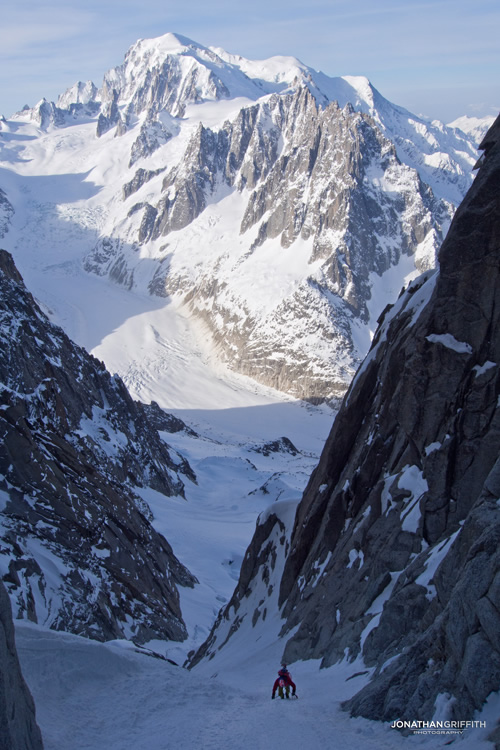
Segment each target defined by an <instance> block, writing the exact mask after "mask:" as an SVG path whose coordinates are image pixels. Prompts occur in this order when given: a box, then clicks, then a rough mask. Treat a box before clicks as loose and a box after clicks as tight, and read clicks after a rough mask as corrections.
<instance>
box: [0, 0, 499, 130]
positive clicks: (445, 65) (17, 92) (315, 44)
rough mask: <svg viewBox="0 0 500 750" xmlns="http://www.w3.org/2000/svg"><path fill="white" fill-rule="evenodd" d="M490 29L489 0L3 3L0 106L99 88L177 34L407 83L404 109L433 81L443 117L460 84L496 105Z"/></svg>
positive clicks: (495, 21)
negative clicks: (145, 49)
mask: <svg viewBox="0 0 500 750" xmlns="http://www.w3.org/2000/svg"><path fill="white" fill-rule="evenodd" d="M499 29H500V5H499V3H498V0H475V2H474V3H471V2H470V1H469V2H465V0H432V1H431V0H421V1H419V0H409V1H408V2H402V0H381V2H380V3H374V2H373V0H357V2H356V3H353V2H352V0H309V2H308V3H304V2H303V0H253V1H252V2H251V3H245V4H237V3H234V2H233V0H211V2H210V3H207V2H206V0H205V1H204V2H202V0H183V2H181V3H174V2H172V1H170V2H169V0H99V1H98V0H86V2H83V1H82V0H50V1H49V3H48V4H43V5H42V4H40V2H39V0H24V2H23V4H22V5H16V6H15V7H13V5H12V4H10V5H5V7H4V8H2V19H1V24H0V61H1V65H0V111H4V112H7V113H8V114H10V112H12V111H14V109H16V108H19V107H20V106H22V104H24V103H25V102H26V101H28V102H30V103H34V102H35V101H37V100H38V99H40V98H41V97H42V96H46V97H47V98H56V97H57V95H58V94H59V93H61V92H62V91H64V90H65V88H67V87H68V86H69V85H71V84H72V83H74V81H75V80H77V79H87V78H92V79H93V80H94V81H95V82H96V83H97V84H98V85H99V84H100V81H101V80H102V75H103V74H104V72H105V71H106V70H107V69H108V68H110V67H112V66H114V65H117V64H119V63H120V62H121V61H122V59H123V55H124V54H125V52H126V50H127V48H128V47H129V46H130V45H131V44H132V43H133V42H134V41H136V40H137V39H138V38H141V37H142V38H144V37H154V36H159V35H161V34H163V33H165V32H167V31H176V32H179V33H181V34H184V35H185V36H188V37H191V38H193V39H195V40H196V41H199V42H201V43H202V44H205V45H207V46H220V47H223V48H225V49H227V50H228V51H230V52H235V53H239V54H242V55H244V56H246V57H250V58H264V57H269V56H271V55H273V54H287V55H294V56H296V57H298V58H300V59H301V60H302V61H303V62H304V63H306V64H308V65H310V66H311V67H313V68H316V69H319V70H322V71H323V72H325V73H327V74H328V75H345V74H362V75H366V76H367V77H368V78H370V79H371V80H372V82H373V83H374V84H375V85H376V86H377V87H378V88H379V89H380V90H381V92H382V93H383V94H384V95H385V96H388V97H389V98H393V100H395V101H397V100H396V99H394V95H395V94H396V93H398V92H399V91H401V90H403V91H405V93H406V95H407V97H408V98H407V99H406V101H405V102H401V103H404V106H407V107H409V108H410V109H411V92H412V91H413V90H414V91H418V92H419V101H421V99H422V97H423V96H424V95H423V92H425V90H426V89H427V90H429V91H431V90H432V89H434V90H436V89H437V88H438V87H439V88H440V89H441V90H442V91H444V95H443V96H442V97H441V102H440V109H441V111H439V110H438V107H437V106H436V100H435V99H434V100H432V101H431V98H430V97H429V105H430V106H432V107H436V109H435V111H433V112H431V111H430V109H429V112H428V114H431V115H435V116H438V117H443V119H444V118H445V116H446V115H445V114H444V110H445V108H446V109H447V110H449V111H450V114H451V110H452V108H453V107H455V108H460V107H461V108H462V111H465V109H466V106H467V105H468V103H469V102H468V100H467V99H466V98H464V97H462V98H461V97H460V88H461V86H462V87H463V90H464V96H465V88H466V86H467V87H468V89H467V91H468V92H470V89H471V87H473V86H474V83H476V84H477V86H478V87H479V86H482V87H483V89H484V88H485V89H487V90H488V89H489V91H490V94H489V97H487V100H489V102H490V103H493V102H494V101H496V102H497V103H498V102H499V100H500V91H499V84H498V80H497V78H498V70H499V69H500V54H499V53H500V50H499V44H498V31H499ZM446 92H448V94H446ZM469 95H470V94H469V93H468V94H467V96H469ZM482 97H483V94H481V97H479V96H478V97H474V99H475V100H476V101H478V100H480V98H482ZM495 97H496V98H495ZM447 99H448V101H446V100H447ZM11 102H12V104H11ZM436 110H437V111H436ZM456 114H457V115H458V114H460V111H459V110H457V111H456Z"/></svg>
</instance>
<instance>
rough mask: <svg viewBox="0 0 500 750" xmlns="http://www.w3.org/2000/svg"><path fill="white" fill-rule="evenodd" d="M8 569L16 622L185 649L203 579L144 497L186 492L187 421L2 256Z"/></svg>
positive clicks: (1, 460)
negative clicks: (173, 438) (188, 603)
mask: <svg viewBox="0 0 500 750" xmlns="http://www.w3.org/2000/svg"><path fill="white" fill-rule="evenodd" d="M0 305H1V313H0V315H1V318H0V335H1V337H2V340H3V341H2V347H1V354H0V382H1V386H0V391H1V406H0V435H1V443H0V445H1V448H0V506H1V513H0V572H1V575H2V578H3V580H4V582H5V584H6V585H7V588H8V590H9V594H10V597H11V600H12V604H13V608H14V612H15V617H18V618H26V619H30V620H32V621H34V622H38V623H40V624H44V625H48V626H50V627H51V628H53V629H56V630H58V629H60V630H68V631H70V632H74V633H77V634H81V635H86V636H88V637H92V638H94V639H98V640H107V639H110V638H131V639H134V640H136V641H137V642H144V641H147V640H150V639H151V638H170V639H173V640H182V639H183V638H185V637H186V630H185V626H184V623H183V620H182V615H181V611H180V607H179V595H178V590H177V586H179V585H180V586H191V587H192V586H193V585H194V583H195V582H196V581H195V579H194V577H193V576H192V575H191V574H190V573H189V571H187V570H186V569H185V568H184V566H183V565H181V563H180V562H179V561H178V560H177V559H176V557H175V555H174V554H173V552H172V549H171V547H170V545H169V544H168V542H167V541H166V540H165V539H164V538H163V537H162V536H160V535H159V534H158V533H157V532H156V531H155V530H154V528H153V527H152V525H151V514H150V511H149V508H148V506H147V505H146V504H145V503H144V502H143V501H142V500H141V498H140V496H139V494H138V493H137V489H138V488H140V487H151V488H153V489H155V490H157V491H158V492H160V493H162V494H163V495H164V496H165V502H168V497H170V496H172V495H179V494H180V495H183V487H184V484H183V479H184V480H185V479H186V478H188V479H190V480H192V481H194V480H195V476H194V474H193V472H192V469H191V467H190V466H189V464H188V463H187V461H186V460H185V459H184V458H183V457H182V456H180V455H179V454H178V453H177V452H176V451H174V450H172V449H171V448H169V446H168V445H167V444H166V443H165V442H163V440H162V439H160V436H159V432H158V430H162V431H172V430H173V431H177V430H179V429H183V428H184V425H183V424H182V423H181V422H180V420H178V419H174V418H172V417H169V415H166V414H164V413H163V412H162V411H161V410H160V409H159V407H157V406H156V405H155V404H152V405H150V406H149V407H147V406H144V405H143V404H140V403H138V402H134V401H133V400H132V399H131V397H130V395H129V394H128V391H127V390H126V388H125V386H124V384H123V382H122V381H121V380H120V379H119V378H118V377H117V376H114V377H112V376H111V375H110V374H109V373H108V372H107V371H106V369H105V368H104V365H103V364H102V363H101V362H99V361H98V360H96V359H95V358H93V357H92V356H90V355H89V354H87V352H85V350H83V349H81V348H80V347H77V346H76V345H75V344H73V343H72V342H71V341H70V340H69V339H68V338H67V336H66V335H65V334H64V333H63V331H62V330H61V329H60V328H57V327H56V326H54V325H52V324H51V323H50V322H49V321H48V319H47V318H46V316H45V315H44V314H43V313H42V312H41V310H40V308H39V307H38V306H37V304H36V303H35V301H34V299H33V297H32V296H31V295H30V294H29V292H28V291H27V290H26V288H25V286H24V284H23V281H22V278H21V276H20V275H19V272H18V271H17V269H16V267H15V266H14V263H13V261H12V258H11V256H10V255H9V254H8V253H6V252H5V251H1V252H0Z"/></svg>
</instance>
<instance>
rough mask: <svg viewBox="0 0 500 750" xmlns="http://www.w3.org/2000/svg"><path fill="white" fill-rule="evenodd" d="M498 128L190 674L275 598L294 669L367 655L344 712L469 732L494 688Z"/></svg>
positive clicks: (498, 569) (497, 677) (252, 552)
mask: <svg viewBox="0 0 500 750" xmlns="http://www.w3.org/2000/svg"><path fill="white" fill-rule="evenodd" d="M499 128H500V122H499V120H497V121H496V123H495V125H494V126H493V127H492V128H491V129H490V131H489V132H488V134H487V135H486V137H485V139H484V140H483V142H482V144H481V148H482V150H483V151H484V158H483V160H482V166H481V169H480V170H479V173H478V175H477V177H476V180H475V182H474V185H473V186H472V188H471V189H470V191H469V192H468V194H467V196H466V198H465V200H464V201H463V203H462V204H461V206H460V208H459V209H458V211H457V214H456V216H455V218H454V220H453V223H452V226H451V228H450V231H449V234H448V236H447V238H446V240H445V242H444V243H443V246H442V248H441V251H440V255H439V261H440V267H439V271H436V272H435V271H428V272H426V273H424V274H423V275H422V276H421V277H420V278H419V279H417V280H415V281H414V282H413V283H412V284H411V285H410V286H409V288H408V289H407V290H406V292H404V293H403V294H402V295H401V296H400V298H399V299H398V301H397V302H396V303H395V304H394V305H393V306H392V307H389V308H388V309H387V310H386V311H385V313H384V315H383V316H382V318H381V321H380V326H379V328H378V330H377V333H376V336H375V339H374V342H373V345H372V348H371V350H370V352H369V354H368V356H367V357H366V359H365V361H364V362H363V364H362V366H361V367H360V369H359V370H358V373H357V375H356V377H355V379H354V381H353V383H352V385H351V387H350V389H349V391H348V393H347V395H346V397H345V399H344V401H343V404H342V407H341V410H340V412H339V415H338V416H337V418H336V420H335V423H334V425H333V428H332V432H331V434H330V436H329V438H328V440H327V443H326V445H325V449H324V451H323V454H322V456H321V459H320V462H319V464H318V467H317V468H316V470H315V471H314V473H313V475H312V476H311V479H310V481H309V484H308V486H307V488H306V490H305V493H304V496H303V498H302V500H301V502H300V504H299V506H298V509H297V513H296V516H295V521H294V524H293V531H290V529H288V530H287V528H286V525H284V524H283V520H282V518H281V513H280V512H278V509H277V511H276V513H275V514H274V515H273V512H272V509H270V511H269V513H267V514H266V517H265V519H264V518H263V519H261V523H260V524H259V525H258V527H257V531H256V534H255V537H254V540H253V541H252V543H251V545H250V547H249V549H248V551H247V555H246V558H245V560H246V562H247V564H248V569H247V570H246V579H245V580H240V585H239V587H238V588H237V589H236V591H235V595H234V597H233V599H232V601H231V602H230V604H229V605H228V606H227V607H226V608H225V609H224V610H223V611H222V612H221V614H220V615H219V619H218V622H217V623H216V625H215V627H214V629H213V631H212V633H211V635H210V637H209V639H208V640H207V642H206V644H205V645H204V647H202V649H201V650H200V652H199V653H198V654H197V655H196V656H195V657H194V659H193V662H192V663H193V664H195V663H197V661H199V660H200V659H201V658H205V657H213V656H214V655H215V654H216V653H217V651H218V650H219V649H220V648H221V647H222V644H226V647H227V643H228V641H230V639H231V638H234V637H235V634H236V633H237V632H238V630H239V627H240V625H241V623H242V621H243V620H244V619H245V618H247V619H248V620H251V621H252V625H253V627H254V628H255V634H256V636H255V637H257V635H258V632H261V631H259V627H260V625H261V623H262V617H263V611H262V610H263V606H265V601H266V598H265V596H264V597H263V599H262V602H261V605H260V606H258V605H257V606H256V602H255V596H253V593H254V592H255V591H257V590H260V591H261V593H262V592H263V591H265V590H266V589H267V595H268V596H269V597H271V596H272V597H274V596H275V595H276V594H275V591H276V588H277V587H278V588H279V599H278V607H279V609H280V613H281V616H282V618H283V619H282V629H281V637H282V638H283V642H284V644H285V645H284V653H283V658H284V659H285V660H286V661H287V662H288V663H290V662H293V661H294V660H297V659H321V664H322V666H323V667H328V666H330V665H332V664H334V663H335V662H338V661H341V660H342V659H344V658H347V659H349V660H352V661H354V659H356V657H359V656H361V657H362V659H363V661H364V663H365V664H366V665H367V668H368V669H369V670H370V674H371V680H370V682H369V683H368V684H367V686H366V687H365V688H364V689H363V690H361V692H359V693H358V694H357V695H356V696H355V697H354V698H352V699H351V700H350V701H349V702H348V703H347V704H346V708H347V709H348V710H350V711H351V712H352V713H353V714H354V715H362V716H365V717H368V718H371V719H377V720H384V721H390V720H395V719H408V720H413V719H415V718H422V719H426V720H430V719H431V718H432V717H433V716H435V715H436V712H438V711H439V718H446V719H460V720H463V719H464V718H466V717H467V718H472V717H473V715H474V711H476V710H479V709H481V708H482V706H483V704H484V702H485V701H486V699H487V698H488V696H489V695H490V693H492V692H494V691H497V690H498V689H499V687H500V643H499V641H498V632H500V594H499V591H500V590H499V585H498V584H499V580H500V556H499V553H498V538H499V534H500V514H499V502H500V500H499V498H500V484H499V477H500V474H499V453H500V421H499V419H500V417H499V409H498V403H499V394H500V379H499V378H500V369H499V363H500V338H499V334H498V331H499V330H500V329H499V322H500V321H499V320H498V315H499V309H500V306H499V302H500V299H499V289H500V285H499V283H498V281H499V274H500V254H499V225H500V224H499V216H500V212H499V204H498V196H499V194H500V139H499V132H500V130H499ZM279 529H281V531H279V533H276V531H277V530H279ZM283 556H284V557H285V562H284V565H283V564H277V562H276V561H277V560H279V558H280V557H281V558H282V557H283ZM242 572H243V568H242ZM246 637H247V638H248V629H247V631H246ZM495 737H496V735H495V733H493V738H495ZM496 739H497V740H498V737H496Z"/></svg>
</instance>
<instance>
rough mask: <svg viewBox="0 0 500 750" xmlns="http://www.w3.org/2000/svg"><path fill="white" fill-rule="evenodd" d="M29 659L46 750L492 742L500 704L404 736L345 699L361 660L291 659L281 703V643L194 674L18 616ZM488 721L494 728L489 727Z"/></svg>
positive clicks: (24, 662)
mask: <svg viewBox="0 0 500 750" xmlns="http://www.w3.org/2000/svg"><path fill="white" fill-rule="evenodd" d="M16 639H17V647H18V651H19V656H20V661H21V666H22V669H23V672H24V675H25V678H26V680H27V682H28V685H29V687H30V690H31V691H32V693H33V695H34V698H35V702H36V706H37V721H38V723H39V725H40V728H41V730H42V735H43V740H44V746H45V750H68V748H71V750H103V748H106V750H195V748H203V750H249V748H251V750H268V748H270V747H278V746H279V747H304V748H306V747H307V748H311V750H317V749H318V750H319V748H325V749H326V748H328V749H329V748H342V750H400V748H401V747H403V746H404V747H406V748H408V749H409V750H412V749H413V748H440V747H444V746H445V745H447V743H449V742H450V740H455V741H454V743H453V746H454V747H459V748H464V750H465V749H466V748H467V750H468V749H469V748H474V750H488V748H490V750H491V748H492V745H491V743H489V742H487V741H486V740H485V736H486V735H487V733H488V731H491V728H492V726H493V721H492V719H493V715H494V714H493V709H494V706H493V705H487V706H486V708H485V709H484V711H483V713H482V715H481V716H480V717H477V720H478V721H479V720H482V721H486V725H487V726H486V729H484V728H483V729H479V728H478V729H468V730H467V731H465V732H464V734H463V735H457V734H452V735H450V734H448V735H442V734H420V735H418V734H417V735H411V736H409V737H406V738H403V737H402V735H401V734H400V733H399V732H398V731H397V730H396V729H393V728H391V726H390V725H389V724H379V723H376V722H370V721H367V720H365V719H351V718H349V716H348V714H346V713H344V712H342V711H341V710H340V705H339V704H340V701H341V700H344V699H346V698H347V697H348V696H349V695H350V694H352V693H353V692H354V691H355V690H356V689H358V688H359V687H360V682H361V681H362V680H363V679H365V678H364V676H358V677H353V675H354V673H355V672H356V665H355V664H347V665H346V664H341V665H338V666H337V667H336V668H332V669H329V670H322V671H321V672H319V671H318V667H317V664H315V663H312V662H302V663H298V664H296V665H294V666H293V667H291V671H292V676H293V678H294V681H295V682H296V684H297V694H298V695H299V699H298V700H289V701H281V700H279V699H277V700H274V701H271V700H270V698H271V688H272V685H273V682H274V679H275V673H276V671H277V668H278V667H279V663H278V657H277V654H276V650H275V651H274V653H273V649H272V648H271V649H269V650H268V652H267V653H265V654H259V655H258V656H257V655H256V654H255V653H247V654H243V655H242V656H244V657H245V659H244V660H243V658H242V660H241V661H240V662H237V663H233V664H232V665H230V667H229V668H227V667H226V669H225V670H224V671H222V670H220V671H219V673H215V672H214V670H212V672H211V673H205V674H203V675H201V674H199V673H198V671H196V670H195V671H193V672H187V671H186V670H184V669H182V668H181V667H179V666H174V665H172V664H170V663H168V662H166V661H162V660H158V659H155V658H151V657H150V656H147V655H145V654H144V653H137V652H136V651H135V650H133V647H132V646H131V644H128V643H125V642H120V641H112V642H108V643H106V644H99V643H96V642H93V641H89V640H86V639H84V638H80V637H78V636H73V635H69V634H66V633H54V632H50V631H45V630H42V629H41V628H38V627H36V626H33V625H29V624H26V623H18V625H17V632H16ZM488 725H489V727H490V729H489V730H488Z"/></svg>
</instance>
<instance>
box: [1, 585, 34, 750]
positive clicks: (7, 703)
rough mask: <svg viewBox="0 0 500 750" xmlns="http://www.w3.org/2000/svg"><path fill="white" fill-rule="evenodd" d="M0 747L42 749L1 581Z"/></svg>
mask: <svg viewBox="0 0 500 750" xmlns="http://www.w3.org/2000/svg"><path fill="white" fill-rule="evenodd" d="M0 748H2V750H43V743H42V736H41V734H40V729H39V728H38V725H37V723H36V717H35V704H34V703H33V698H32V697H31V693H30V692H29V690H28V687H27V685H26V683H25V681H24V678H23V675H22V673H21V667H20V664H19V659H18V657H17V651H16V643H15V635H14V625H13V622H12V611H11V607H10V601H9V597H8V595H7V592H6V590H5V586H4V585H3V583H2V581H0Z"/></svg>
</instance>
